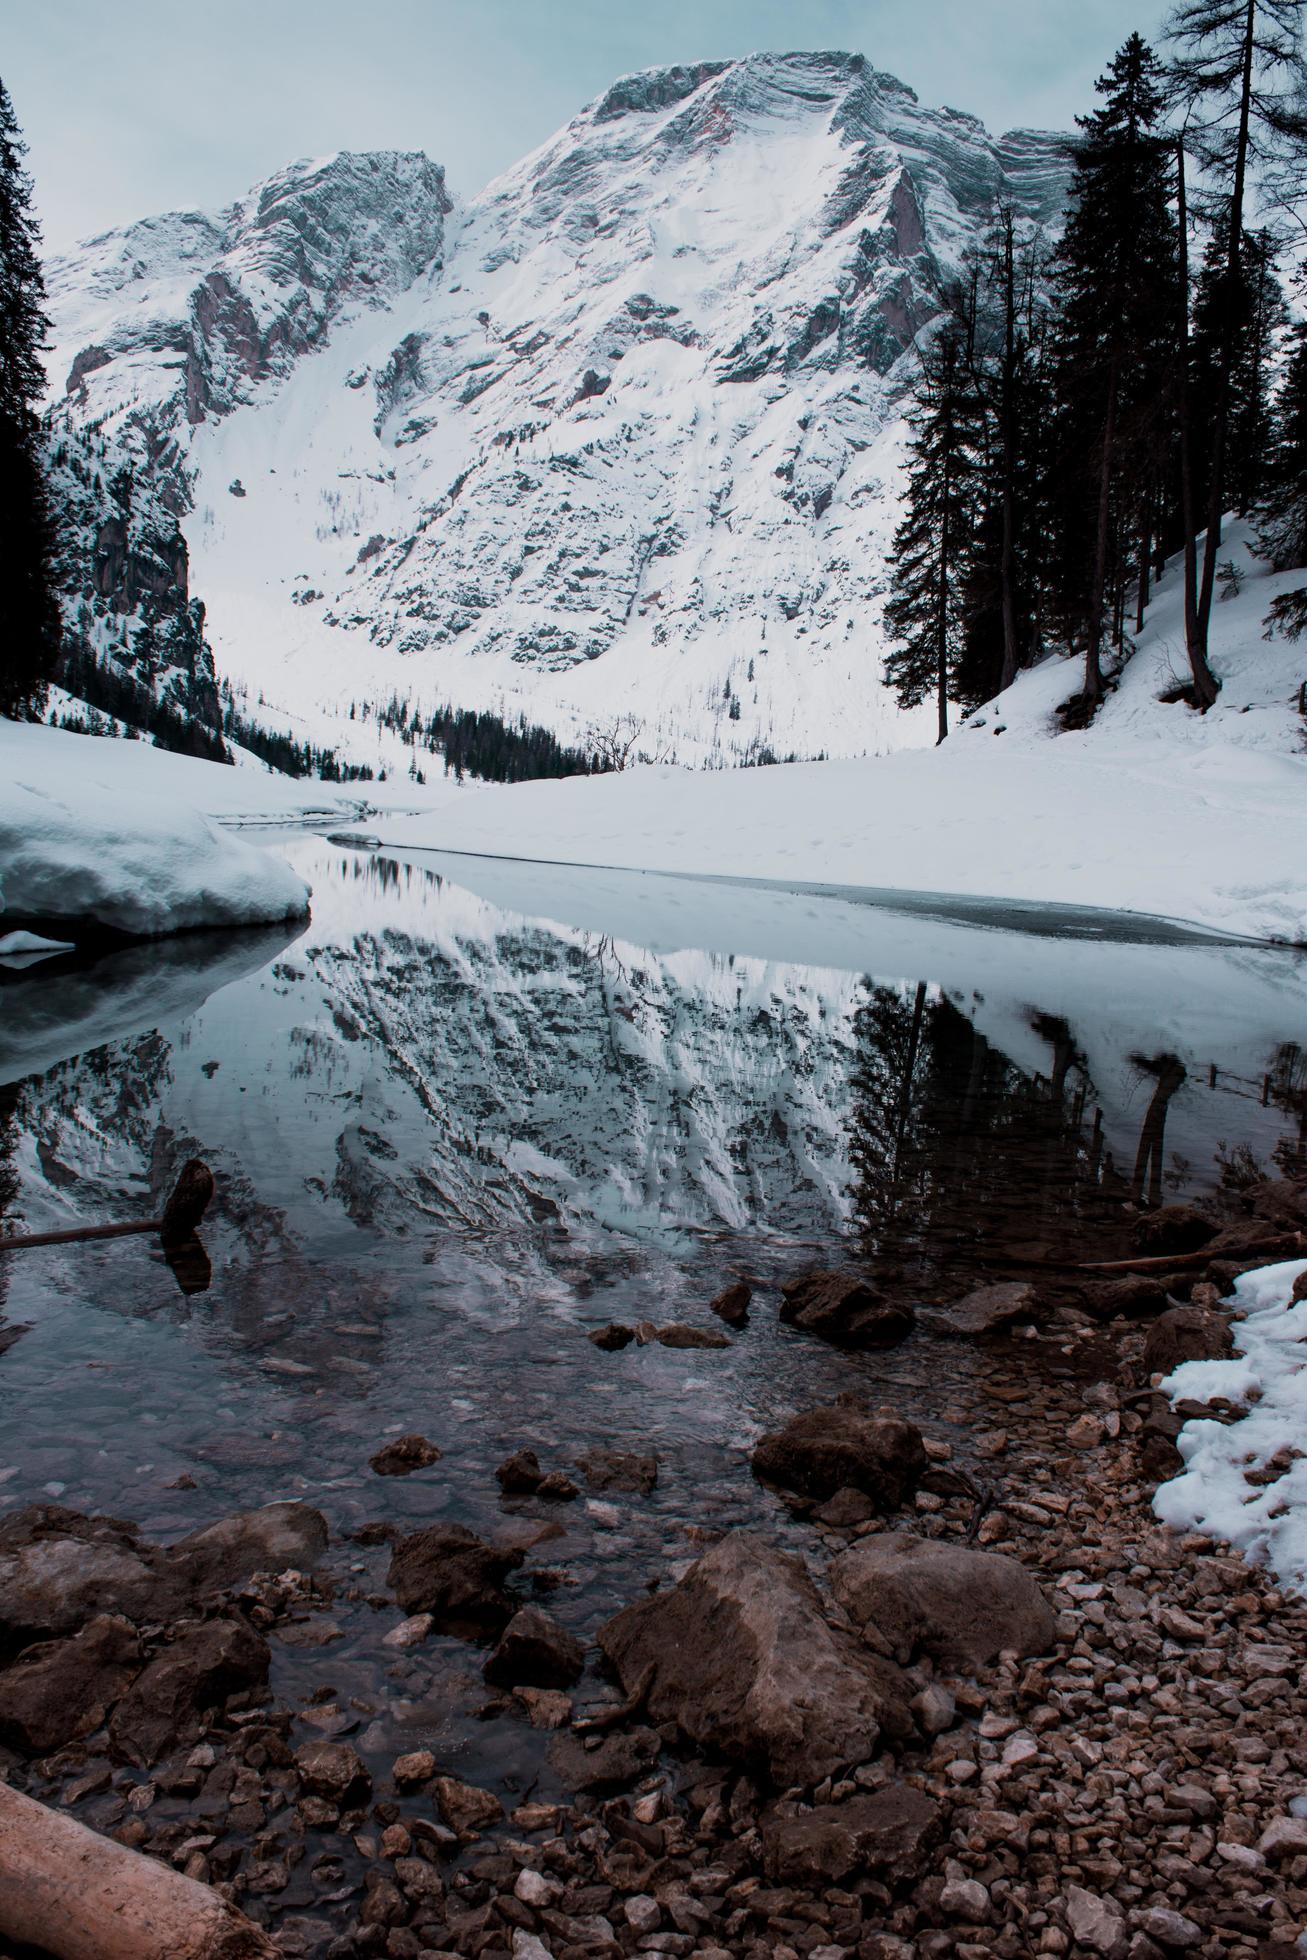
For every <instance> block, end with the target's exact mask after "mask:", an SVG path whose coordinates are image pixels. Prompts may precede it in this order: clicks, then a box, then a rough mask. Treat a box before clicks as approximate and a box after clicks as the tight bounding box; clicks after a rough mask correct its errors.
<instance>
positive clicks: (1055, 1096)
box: [849, 981, 1160, 1282]
mask: <svg viewBox="0 0 1307 1960" xmlns="http://www.w3.org/2000/svg"><path fill="white" fill-rule="evenodd" d="M1031 1026H1032V1027H1033V1029H1034V1031H1035V1032H1036V1034H1038V1036H1039V1037H1040V1039H1041V1040H1042V1041H1044V1042H1045V1043H1046V1044H1047V1047H1048V1067H1047V1070H1046V1071H1040V1072H1038V1073H1035V1074H1029V1073H1027V1072H1026V1071H1025V1070H1023V1069H1021V1068H1019V1067H1018V1066H1017V1065H1016V1064H1015V1063H1014V1062H1012V1061H1011V1060H1009V1058H1008V1057H1007V1056H1006V1055H1004V1054H1003V1053H1001V1051H1000V1050H999V1049H997V1048H995V1047H993V1046H992V1045H991V1044H990V1043H989V1042H988V1041H987V1040H986V1039H985V1037H984V1035H982V1034H981V1033H980V1032H979V1031H978V1030H977V1029H976V1028H975V1027H974V1026H973V1025H972V1023H971V1022H970V1021H969V1020H968V1019H967V1017H966V1015H964V1014H962V1013H961V1012H959V1010H958V1008H957V1007H955V1006H954V1004H953V1003H952V1001H950V1000H949V999H947V998H946V997H945V996H944V995H942V994H940V993H937V992H932V990H931V989H929V988H928V987H927V986H926V985H925V984H924V983H920V984H918V985H917V986H916V988H915V989H912V990H908V989H902V990H900V989H898V988H895V987H888V986H883V985H877V984H875V983H873V982H871V981H866V982H864V998H863V999H862V1001H861V1002H860V1003H859V1006H858V1008H857V1010H856V1012H855V1015H854V1031H855V1036H856V1056H857V1059H856V1061H855V1064H854V1069H853V1074H852V1080H851V1088H852V1099H851V1116H850V1131H849V1158H850V1162H851V1165H852V1168H853V1185H852V1192H851V1196H852V1202H853V1212H854V1217H855V1220H856V1224H857V1228H858V1230H859V1233H860V1237H861V1241H862V1250H863V1253H864V1256H865V1257H867V1258H868V1259H869V1260H870V1261H872V1262H873V1264H874V1265H875V1266H876V1267H877V1268H878V1269H879V1270H880V1271H881V1272H882V1274H883V1276H884V1277H886V1278H891V1277H895V1276H897V1277H902V1278H905V1279H907V1278H911V1279H913V1280H914V1281H917V1282H920V1281H922V1280H924V1279H927V1278H929V1277H933V1276H935V1275H936V1274H937V1273H938V1274H940V1275H941V1276H943V1275H944V1274H945V1273H946V1274H948V1275H950V1276H952V1275H955V1274H956V1273H957V1271H958V1269H959V1268H962V1269H964V1270H965V1269H966V1268H969V1267H983V1266H986V1265H995V1264H998V1265H1001V1263H1002V1261H1003V1258H1004V1256H1005V1255H1006V1256H1007V1257H1009V1258H1011V1257H1014V1256H1018V1257H1027V1258H1028V1257H1041V1256H1049V1257H1052V1256H1056V1254H1057V1253H1058V1251H1059V1250H1061V1249H1063V1248H1066V1249H1070V1248H1071V1247H1072V1246H1073V1244H1074V1243H1075V1242H1076V1241H1077V1240H1078V1239H1079V1238H1080V1237H1081V1236H1082V1235H1083V1232H1084V1229H1085V1228H1086V1226H1088V1225H1091V1224H1099V1223H1102V1222H1103V1221H1104V1218H1105V1216H1106V1214H1107V1213H1108V1212H1109V1210H1110V1209H1111V1208H1113V1207H1119V1205H1120V1204H1121V1202H1122V1201H1123V1199H1125V1198H1127V1197H1128V1196H1129V1188H1128V1186H1127V1185H1126V1184H1125V1183H1124V1181H1123V1180H1122V1179H1121V1177H1120V1176H1119V1174H1118V1173H1117V1171H1116V1169H1115V1167H1114V1165H1113V1163H1112V1159H1111V1155H1110V1153H1109V1152H1108V1151H1106V1150H1105V1148H1104V1144H1103V1129H1102V1117H1101V1113H1100V1111H1099V1110H1098V1108H1097V1106H1096V1103H1095V1100H1094V1091H1093V1084H1092V1083H1091V1081H1090V1080H1089V1077H1088V1074H1087V1072H1086V1069H1085V1064H1084V1059H1083V1057H1082V1056H1081V1055H1080V1053H1079V1052H1078V1050H1077V1048H1076V1044H1075V1041H1074V1039H1073V1038H1072V1035H1071V1031H1070V1029H1069V1028H1068V1027H1067V1026H1066V1024H1065V1022H1063V1021H1060V1020H1058V1019H1056V1018H1054V1017H1052V1016H1049V1015H1035V1016H1033V1017H1032V1021H1031ZM1158 1145H1159V1149H1160V1133H1159V1137H1158Z"/></svg>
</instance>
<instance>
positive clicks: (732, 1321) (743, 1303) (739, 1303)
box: [708, 1279, 753, 1327]
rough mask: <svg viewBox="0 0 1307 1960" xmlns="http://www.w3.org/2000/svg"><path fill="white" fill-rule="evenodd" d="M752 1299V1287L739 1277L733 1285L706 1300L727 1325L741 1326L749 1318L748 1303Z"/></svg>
mask: <svg viewBox="0 0 1307 1960" xmlns="http://www.w3.org/2000/svg"><path fill="white" fill-rule="evenodd" d="M752 1299H753V1288H752V1287H751V1286H748V1285H746V1284H745V1282H744V1281H743V1280H742V1279H740V1280H736V1282H735V1284H734V1285H733V1286H727V1287H724V1288H723V1289H722V1291H721V1292H720V1293H719V1294H718V1295H717V1297H716V1298H715V1299H713V1300H710V1301H709V1302H708V1304H709V1307H710V1308H711V1310H712V1312H713V1313H715V1314H716V1315H717V1316H718V1318H719V1319H720V1320H724V1321H725V1322H726V1325H727V1326H728V1327H743V1326H745V1325H746V1324H747V1322H748V1319H749V1303H750V1301H751V1300H752Z"/></svg>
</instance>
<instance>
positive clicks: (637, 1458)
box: [577, 1449, 658, 1497]
mask: <svg viewBox="0 0 1307 1960" xmlns="http://www.w3.org/2000/svg"><path fill="white" fill-rule="evenodd" d="M577 1462H578V1463H579V1464H580V1466H581V1470H582V1472H583V1474H584V1476H585V1480H586V1482H587V1484H589V1486H590V1488H591V1490H626V1491H632V1492H636V1493H638V1494H639V1495H640V1496H641V1497H647V1496H648V1495H649V1492H650V1491H651V1490H654V1489H655V1488H656V1487H657V1483H658V1458H657V1457H656V1456H654V1455H653V1454H652V1453H650V1454H649V1455H648V1456H642V1455H639V1454H637V1453H635V1452H631V1451H623V1450H598V1449H596V1450H587V1451H586V1453H585V1455H584V1456H581V1457H578V1458H577Z"/></svg>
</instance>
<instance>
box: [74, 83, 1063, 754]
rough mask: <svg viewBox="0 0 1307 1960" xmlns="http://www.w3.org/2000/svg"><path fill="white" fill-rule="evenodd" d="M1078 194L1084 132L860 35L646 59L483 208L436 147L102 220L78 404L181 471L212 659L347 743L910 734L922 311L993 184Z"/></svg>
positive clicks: (174, 498)
mask: <svg viewBox="0 0 1307 1960" xmlns="http://www.w3.org/2000/svg"><path fill="white" fill-rule="evenodd" d="M1064 186H1065V166H1064V163H1063V161H1062V156H1061V149H1060V145H1059V142H1058V140H1057V139H1055V138H1052V137H1048V136H1043V135H1039V134H1033V133H1029V132H1025V133H1018V134H1016V135H1012V136H1008V137H1005V138H1003V139H1001V140H995V139H993V138H991V137H990V136H988V135H987V134H986V132H985V131H984V129H983V128H982V127H981V126H980V125H979V124H978V123H977V122H975V121H974V120H973V119H972V118H970V117H967V116H964V115H961V114H959V113H958V112H956V111H950V110H928V109H925V108H923V107H922V106H921V105H920V103H919V102H918V101H917V98H916V97H915V95H914V94H913V93H912V91H911V90H910V89H908V88H905V87H904V86H903V85H902V84H901V83H899V82H896V81H894V80H893V79H892V78H891V77H888V76H885V75H880V74H878V73H876V72H875V71H874V70H873V69H872V68H870V67H869V66H868V64H867V63H866V62H865V60H864V59H863V58H862V57H861V56H851V55H843V54H795V55H787V56H776V55H757V56H751V57H749V58H748V59H746V60H743V61H736V62H729V63H707V64H699V65H697V66H692V67H675V68H669V69H662V70H656V71H650V72H648V73H645V74H641V75H635V76H630V77H626V78H624V79H623V80H621V81H619V82H617V83H615V84H614V85H613V87H612V88H610V89H609V90H608V91H607V92H606V94H604V95H603V96H602V97H600V98H599V99H598V100H597V101H596V102H594V103H592V104H591V105H590V107H589V108H587V109H586V110H584V111H583V112H582V113H581V114H580V115H579V116H578V117H577V118H576V119H575V120H574V121H573V122H572V123H571V124H569V125H568V127H567V128H566V129H565V130H563V131H562V132H560V134H559V135H558V136H557V137H556V138H554V139H553V140H552V141H551V142H550V143H548V144H546V145H545V146H544V147H543V148H542V149H541V150H539V151H537V152H536V153H535V154H534V155H533V156H530V157H528V158H526V159H525V160H524V161H523V162H522V163H521V164H519V165H518V166H517V167H516V168H515V169H513V170H511V171H509V172H508V173H507V174H506V175H505V176H504V177H502V178H500V179H499V180H497V182H495V183H494V184H492V185H491V186H490V187H489V188H488V189H487V190H486V191H485V192H484V193H483V194H482V195H481V196H480V197H479V198H477V199H476V200H474V201H473V202H472V203H471V204H470V205H468V206H467V207H466V208H464V209H463V210H461V211H459V212H457V213H455V214H453V216H452V217H450V204H449V199H448V197H447V196H446V193H445V189H444V179H443V174H442V173H441V171H440V170H439V169H437V167H436V166H435V165H433V164H431V163H429V162H428V161H427V160H426V159H425V158H422V157H395V156H385V157H336V158H333V159H330V160H329V161H327V162H326V163H320V164H313V165H298V166H295V167H294V168H293V169H291V170H289V171H287V172H285V173H283V174H282V175H281V176H280V177H278V178H276V179H274V180H272V182H270V183H269V184H267V185H264V186H263V187H261V188H260V189H259V190H257V191H255V192H253V193H251V195H250V196H249V197H248V198H247V199H245V200H243V201H242V202H241V203H240V204H239V205H237V206H235V207H233V209H232V211H230V212H227V213H224V214H221V216H219V217H218V218H213V219H210V218H205V217H202V216H199V215H196V214H188V215H184V216H173V217H169V218H163V219H157V220H151V221H148V222H147V223H145V224H142V225H138V226H133V227H131V228H130V229H129V230H128V231H126V232H122V233H114V234H111V235H109V236H108V237H106V238H103V239H99V240H95V241H93V242H92V243H91V244H90V245H89V246H87V247H85V248H84V249H83V250H82V251H81V252H79V253H77V254H74V255H72V256H71V257H70V258H69V259H67V260H65V261H63V262H61V264H60V265H59V266H58V268H57V269H56V272H55V276H54V277H53V279H52V281H51V289H52V297H53V300H54V304H55V309H56V313H57V316H58V322H59V339H60V344H61V351H60V357H59V367H58V369H57V370H56V371H57V373H58V374H59V375H60V376H63V377H66V386H67V393H66V395H65V397H64V400H63V403H62V405H61V407H60V408H59V409H57V410H56V411H55V420H56V422H57V423H59V424H60V425H61V426H63V427H65V428H67V427H73V426H75V427H78V428H84V427H86V426H87V425H88V424H92V423H94V424H97V425H99V426H101V427H102V428H104V429H105V430H107V431H108V432H109V433H111V435H112V437H113V439H114V440H115V441H117V442H120V443H121V444H122V445H123V446H124V447H125V449H126V451H127V452H128V453H129V454H130V456H131V457H132V459H133V461H134V464H135V467H136V468H137V470H138V472H140V473H144V474H147V475H148V476H149V478H150V480H151V483H152V484H154V485H156V486H157V488H158V494H159V496H160V497H161V499H162V500H163V502H164V504H165V507H166V508H168V509H170V510H172V511H173V512H175V513H176V515H177V516H178V517H179V518H180V520H181V522H182V524H183V528H184V529H185V532H186V536H187V540H188V543H189V546H190V550H191V557H192V562H193V565H194V570H195V582H196V584H197V587H198V589H199V590H201V591H202V592H203V594H204V596H205V598H206V600H207V601H208V604H209V609H210V620H211V623H212V629H213V634H214V637H215V643H216V647H217V653H218V664H219V667H220V668H221V669H224V670H225V671H226V672H228V673H229V674H230V675H231V676H232V677H233V679H234V680H235V681H236V683H237V684H238V685H243V686H244V687H245V688H247V689H248V690H249V692H250V694H251V695H255V694H261V695H262V696H263V697H264V699H265V701H266V703H267V709H266V712H267V713H268V715H269V717H270V718H271V719H273V720H276V719H277V717H278V714H279V713H280V714H281V716H282V717H283V718H288V717H291V716H293V717H295V718H296V720H297V721H298V723H299V725H300V726H301V727H302V728H304V729H305V730H307V731H308V732H309V733H310V734H311V735H312V737H313V739H315V740H324V741H339V742H341V743H342V745H343V746H344V747H345V748H347V749H348V747H349V746H350V744H351V742H353V743H355V744H358V743H360V742H362V743H363V744H364V746H366V743H367V741H368V739H370V738H369V736H368V735H367V734H366V732H363V733H361V732H360V731H366V730H367V729H368V727H369V723H368V722H367V721H366V720H365V719H364V718H363V717H362V716H361V715H360V716H358V717H357V718H356V719H355V720H354V721H352V722H351V721H349V720H348V719H347V717H348V715H349V708H350V704H351V702H353V703H356V704H357V705H358V706H359V707H360V708H362V707H363V706H364V705H365V704H366V705H369V706H371V707H374V708H375V707H376V706H378V705H380V704H384V703H386V702H388V701H389V700H391V698H392V697H395V696H398V697H399V698H400V699H402V700H405V701H407V702H408V703H410V704H411V705H413V706H417V707H419V708H421V707H431V706H434V705H436V704H437V703H438V702H441V701H445V700H453V701H455V702H458V703H460V704H463V705H468V706H475V707H491V708H495V709H497V710H499V711H500V712H503V711H504V710H505V709H512V710H514V711H516V710H517V709H519V708H523V709H525V710H526V711H527V712H528V713H529V714H530V716H531V718H532V719H534V720H539V721H544V722H546V723H548V724H550V725H552V726H554V727H555V728H557V729H558V730H559V731H560V732H565V733H566V734H568V735H569V736H571V737H573V738H574V737H576V736H577V735H578V733H583V732H584V731H585V730H586V729H587V727H588V726H590V725H592V724H601V725H602V724H604V723H606V722H609V721H611V720H612V719H614V718H616V717H619V716H631V717H633V718H634V719H635V720H636V721H638V722H639V723H640V724H641V725H642V733H641V740H642V743H643V745H644V746H645V747H647V748H648V749H649V750H650V751H656V752H659V753H675V754H677V755H678V756H682V757H684V758H686V759H694V758H697V759H699V760H703V761H708V762H713V761H722V760H734V759H740V758H742V757H748V756H749V755H750V754H757V753H759V752H760V751H762V750H763V749H771V750H772V751H774V752H776V753H779V754H786V753H790V752H797V753H802V754H813V753H816V752H819V751H821V750H823V749H824V750H831V749H835V750H838V751H842V752H848V751H857V750H861V749H865V748H869V747H882V746H889V745H892V744H894V743H896V742H898V741H901V740H902V739H903V738H904V735H905V733H907V734H909V735H910V734H911V726H910V723H909V725H908V726H907V728H906V729H905V725H904V719H903V718H902V717H900V716H898V715H897V714H896V713H895V711H894V710H893V709H892V708H891V706H890V705H889V703H888V702H887V699H886V697H885V693H884V690H883V687H882V684H881V681H880V666H881V658H882V653H883V647H882V643H881V638H880V631H879V608H880V600H881V593H882V590H883V586H884V565H885V553H886V549H887V545H888V540H889V538H890V536H891V534H892V530H893V524H894V521H895V509H894V493H895V487H896V482H897V459H898V449H899V442H900V436H901V430H900V427H899V408H900V404H901V401H902V397H903V391H904V387H905V383H906V380H907V378H908V374H909V371H910V362H911V350H912V346H913V341H914V338H915V336H916V334H917V333H918V332H919V331H920V329H921V327H922V326H923V325H925V324H926V322H928V321H929V319H930V318H931V317H932V316H933V314H934V313H935V312H936V311H937V310H938V307H939V303H940V292H941V287H942V285H943V283H944V282H945V281H946V279H947V278H948V277H949V276H950V275H951V274H952V273H953V272H954V271H955V269H956V268H957V266H958V264H959V261H960V258H961V256H962V254H963V252H964V251H965V249H966V248H967V247H968V246H969V245H970V244H973V243H974V242H976V241H977V240H978V238H979V237H980V236H981V235H982V234H983V232H984V230H985V229H986V227H987V225H988V223H989V222H990V220H991V218H992V216H993V213H994V211H995V208H996V206H997V205H998V204H999V203H1000V202H1003V203H1008V204H1011V205H1013V206H1014V207H1015V208H1016V210H1017V211H1018V213H1019V214H1020V216H1021V218H1022V220H1023V221H1024V222H1026V223H1028V224H1029V225H1032V226H1034V225H1048V224H1052V223H1054V222H1055V221H1056V218H1057V213H1058V210H1059V207H1060V203H1061V199H1062V195H1063V191H1064ZM447 217H450V223H449V225H448V226H447V225H446V219H447Z"/></svg>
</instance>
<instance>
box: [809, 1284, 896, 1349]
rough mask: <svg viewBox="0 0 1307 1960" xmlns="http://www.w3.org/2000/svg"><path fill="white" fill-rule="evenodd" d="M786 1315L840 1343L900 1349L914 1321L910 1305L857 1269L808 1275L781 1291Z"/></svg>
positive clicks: (835, 1342) (815, 1332)
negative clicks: (900, 1303)
mask: <svg viewBox="0 0 1307 1960" xmlns="http://www.w3.org/2000/svg"><path fill="white" fill-rule="evenodd" d="M781 1319H782V1320H783V1321H786V1322H788V1323H789V1325H790V1326H792V1327H802V1328H803V1329H804V1331H805V1332H806V1333H809V1334H816V1335H818V1336H819V1337H820V1338H821V1339H822V1340H823V1341H832V1342H834V1344H835V1345H836V1346H837V1347H849V1348H876V1347H896V1346H897V1345H898V1343H899V1342H900V1341H904V1340H906V1339H907V1337H908V1335H909V1334H910V1333H911V1332H912V1329H913V1326H914V1325H915V1316H914V1314H913V1312H912V1309H911V1308H910V1307H904V1306H893V1305H891V1304H890V1302H889V1301H887V1300H886V1299H885V1296H884V1294H883V1293H882V1292H881V1291H880V1289H879V1287H876V1286H873V1285H872V1283H871V1281H870V1280H868V1279H864V1278H862V1276H861V1275H860V1274H858V1273H841V1272H811V1273H803V1274H801V1275H800V1276H799V1278H798V1279H794V1280H791V1281H790V1283H789V1285H788V1286H785V1287H783V1288H782V1289H781Z"/></svg>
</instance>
